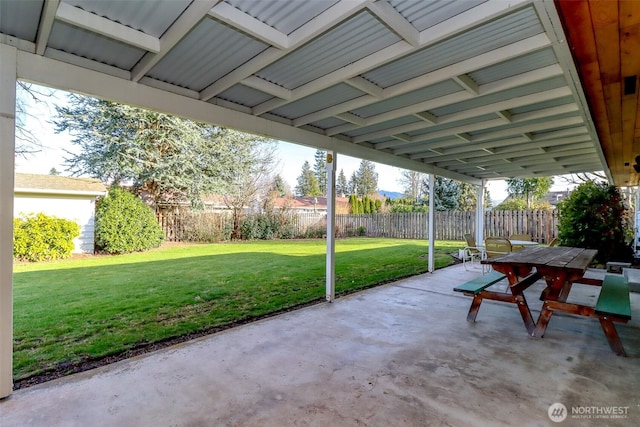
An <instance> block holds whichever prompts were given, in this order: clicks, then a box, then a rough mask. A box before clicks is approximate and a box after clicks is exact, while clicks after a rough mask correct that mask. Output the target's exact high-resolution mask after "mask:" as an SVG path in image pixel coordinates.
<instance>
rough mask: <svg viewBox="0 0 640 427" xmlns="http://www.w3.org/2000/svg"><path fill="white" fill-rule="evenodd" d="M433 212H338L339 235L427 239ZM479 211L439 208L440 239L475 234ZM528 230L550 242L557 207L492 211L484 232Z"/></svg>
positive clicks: (538, 239) (502, 233)
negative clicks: (346, 213)
mask: <svg viewBox="0 0 640 427" xmlns="http://www.w3.org/2000/svg"><path fill="white" fill-rule="evenodd" d="M428 218H429V214H428V213H425V212H412V213H388V214H365V215H336V233H337V235H338V236H339V237H348V236H355V235H364V236H370V237H393V238H399V239H427V238H429V234H428V224H429V219H428ZM475 231H476V223H475V212H459V211H446V212H436V214H435V224H434V233H435V238H436V240H464V235H465V233H471V234H475ZM512 234H528V235H530V236H531V238H532V239H533V240H534V241H536V242H539V243H549V242H550V241H551V240H552V239H553V238H555V237H557V235H558V214H557V212H556V211H546V210H544V211H543V210H530V211H489V212H486V213H485V219H484V235H485V236H503V237H509V236H510V235H512Z"/></svg>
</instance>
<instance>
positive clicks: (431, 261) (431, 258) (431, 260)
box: [428, 173, 436, 273]
mask: <svg viewBox="0 0 640 427" xmlns="http://www.w3.org/2000/svg"><path fill="white" fill-rule="evenodd" d="M435 187H436V177H435V175H434V174H432V173H430V174H429V255H428V269H429V273H433V272H434V271H435V269H436V266H435V250H436V249H435V248H436V245H435V233H434V230H435V217H436V215H435V213H436V212H435V211H436V208H435V200H436V189H435Z"/></svg>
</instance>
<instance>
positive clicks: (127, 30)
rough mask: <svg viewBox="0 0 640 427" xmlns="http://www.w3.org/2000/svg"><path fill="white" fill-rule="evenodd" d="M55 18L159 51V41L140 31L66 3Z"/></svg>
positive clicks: (61, 5)
mask: <svg viewBox="0 0 640 427" xmlns="http://www.w3.org/2000/svg"><path fill="white" fill-rule="evenodd" d="M56 18H57V19H58V20H60V21H62V22H66V23H67V24H71V25H74V26H76V27H79V28H82V29H85V30H88V31H91V32H92V33H97V34H100V35H103V36H105V37H108V38H110V39H114V40H118V41H120V42H122V43H125V44H128V45H131V46H135V47H137V48H140V49H143V50H146V51H148V52H153V53H158V52H159V51H160V40H159V39H158V38H156V37H153V36H150V35H149V34H146V33H143V32H142V31H138V30H134V29H133V28H131V27H127V26H126V25H122V24H119V23H117V22H114V21H111V20H110V19H107V18H103V17H101V16H98V15H96V14H93V13H90V12H87V11H84V10H82V9H80V8H79V7H75V6H71V5H70V4H68V3H60V4H59V5H58V10H57V12H56Z"/></svg>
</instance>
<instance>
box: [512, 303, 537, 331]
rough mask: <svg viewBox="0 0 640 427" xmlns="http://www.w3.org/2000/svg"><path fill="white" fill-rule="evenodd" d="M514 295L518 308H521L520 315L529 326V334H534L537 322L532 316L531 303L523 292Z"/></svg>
mask: <svg viewBox="0 0 640 427" xmlns="http://www.w3.org/2000/svg"><path fill="white" fill-rule="evenodd" d="M513 296H514V297H515V300H516V305H517V306H518V310H520V315H521V316H522V320H523V321H524V327H525V328H527V332H528V333H529V335H533V333H534V330H535V327H536V324H535V323H534V321H533V317H532V316H531V310H529V305H528V304H527V300H526V299H525V297H524V294H523V293H518V294H516V293H514V294H513Z"/></svg>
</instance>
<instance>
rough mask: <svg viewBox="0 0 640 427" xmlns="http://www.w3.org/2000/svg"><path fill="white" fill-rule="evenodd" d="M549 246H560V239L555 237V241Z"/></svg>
mask: <svg viewBox="0 0 640 427" xmlns="http://www.w3.org/2000/svg"><path fill="white" fill-rule="evenodd" d="M549 246H558V238H557V237H554V238H553V240H552V241H550V242H549Z"/></svg>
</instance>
